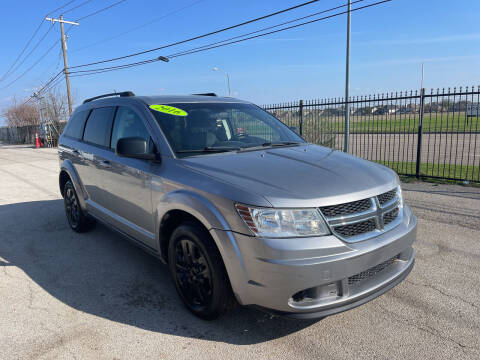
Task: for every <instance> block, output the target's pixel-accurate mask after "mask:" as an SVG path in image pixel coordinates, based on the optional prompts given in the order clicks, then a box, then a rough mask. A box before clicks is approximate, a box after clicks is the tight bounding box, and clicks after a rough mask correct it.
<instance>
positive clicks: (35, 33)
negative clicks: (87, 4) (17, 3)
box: [0, 0, 76, 82]
mask: <svg viewBox="0 0 480 360" xmlns="http://www.w3.org/2000/svg"><path fill="white" fill-rule="evenodd" d="M74 1H76V0H70V1H68V2H67V3H65V4H63V5H62V6H60V7H58V8H56V9H55V10H53V11H50V12H48V13H47V14H46V15H45V16H47V15H49V14H51V13H53V12H55V11H58V10H60V9H63V8H64V7H65V6H67V5H69V4H71V3H72V2H74ZM42 25H43V19H42V21H41V22H40V24H39V25H38V26H37V28H36V29H35V30H34V32H33V35H32V36H31V37H30V39H29V40H28V41H27V43H26V44H25V46H24V47H23V49H22V51H20V54H18V56H17V57H16V59H15V61H14V62H13V63H12V65H10V67H9V68H8V70H7V71H6V72H5V74H3V75H2V77H1V78H0V82H1V81H3V80H4V79H5V78H6V77H7V74H9V73H11V70H12V68H13V67H14V66H15V65H16V64H17V62H18V61H19V60H20V58H21V57H22V55H23V54H24V53H25V51H26V50H27V48H28V47H29V46H30V44H31V43H32V41H33V39H34V38H35V36H36V35H37V34H38V32H39V31H40V28H41V27H42ZM27 57H28V56H27ZM17 68H18V67H17Z"/></svg>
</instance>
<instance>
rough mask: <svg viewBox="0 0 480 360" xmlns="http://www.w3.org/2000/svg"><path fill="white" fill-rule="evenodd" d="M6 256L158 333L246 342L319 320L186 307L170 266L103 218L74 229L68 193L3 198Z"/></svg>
mask: <svg viewBox="0 0 480 360" xmlns="http://www.w3.org/2000/svg"><path fill="white" fill-rule="evenodd" d="M0 259H3V261H1V262H0V268H2V267H4V266H15V267H18V268H20V269H21V270H22V271H24V272H25V273H26V275H27V276H28V277H29V278H30V279H31V280H32V281H34V282H35V283H36V284H38V285H39V286H40V287H41V288H42V289H43V290H45V291H46V292H47V293H48V294H49V295H50V296H53V297H54V298H56V299H57V300H58V301H60V302H62V303H63V304H65V305H67V306H69V307H72V308H74V309H76V310H78V311H81V312H83V313H86V314H90V315H94V316H97V317H101V318H104V319H108V320H111V321H114V322H117V323H121V324H126V325H130V326H135V327H138V328H141V329H145V330H149V331H154V332H158V333H164V334H170V335H177V336H182V337H191V338H196V339H206V340H211V341H222V342H226V343H232V344H239V345H244V344H255V343H261V342H265V341H269V340H273V339H277V338H281V337H283V336H286V335H289V334H292V333H294V332H298V331H301V330H302V329H304V328H307V327H309V326H311V325H312V324H314V323H315V322H316V321H313V320H292V319H286V318H282V317H276V316H271V315H269V314H266V313H263V312H260V311H258V310H254V309H251V308H246V307H238V308H237V309H235V310H233V311H231V312H230V313H228V314H226V315H225V316H223V317H222V318H220V319H217V320H214V321H209V322H208V321H204V320H200V319H198V318H196V317H195V316H193V315H192V314H190V313H189V312H188V311H187V310H186V309H185V308H184V307H183V305H182V303H181V300H180V299H179V297H178V296H177V293H176V291H175V288H174V286H173V283H172V281H171V279H170V275H169V272H168V268H167V266H165V265H163V264H162V263H161V262H160V261H159V260H157V259H156V258H154V257H153V256H151V255H149V254H146V253H145V252H143V251H142V250H141V249H139V248H138V247H136V246H135V245H133V244H132V243H130V242H129V241H128V240H126V239H124V238H123V237H122V236H120V235H118V234H117V233H116V232H114V231H112V230H110V229H108V228H107V227H106V226H103V225H101V224H97V226H96V227H95V229H93V230H92V231H90V232H88V233H85V234H77V233H74V232H73V231H71V230H70V228H69V227H68V224H67V221H66V218H65V214H64V210H63V201H62V200H48V201H33V202H25V203H16V204H9V205H1V206H0ZM0 274H1V272H0ZM19 281H20V280H19ZM36 296H42V297H43V296H48V295H46V294H40V295H38V294H37V295H36ZM59 306H62V305H61V304H59ZM52 312H55V309H52Z"/></svg>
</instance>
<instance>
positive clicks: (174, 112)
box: [150, 105, 188, 116]
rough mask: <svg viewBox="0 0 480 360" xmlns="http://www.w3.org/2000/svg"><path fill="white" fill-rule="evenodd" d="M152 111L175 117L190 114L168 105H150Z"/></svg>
mask: <svg viewBox="0 0 480 360" xmlns="http://www.w3.org/2000/svg"><path fill="white" fill-rule="evenodd" d="M150 109H152V110H155V111H158V112H162V113H165V114H169V115H174V116H187V115H188V113H187V112H186V111H184V110H182V109H179V108H176V107H173V106H168V105H150Z"/></svg>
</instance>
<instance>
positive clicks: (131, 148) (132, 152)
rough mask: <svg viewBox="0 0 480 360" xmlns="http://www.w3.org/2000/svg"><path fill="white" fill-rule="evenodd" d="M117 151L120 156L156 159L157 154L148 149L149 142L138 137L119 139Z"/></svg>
mask: <svg viewBox="0 0 480 360" xmlns="http://www.w3.org/2000/svg"><path fill="white" fill-rule="evenodd" d="M115 153H116V154H117V155H118V156H122V157H129V158H134V159H142V160H155V159H156V156H155V154H154V153H152V152H150V151H149V149H148V142H147V141H145V139H142V138H137V137H129V138H122V139H119V140H118V141H117V147H116V148H115Z"/></svg>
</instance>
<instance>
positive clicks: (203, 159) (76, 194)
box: [58, 92, 417, 319]
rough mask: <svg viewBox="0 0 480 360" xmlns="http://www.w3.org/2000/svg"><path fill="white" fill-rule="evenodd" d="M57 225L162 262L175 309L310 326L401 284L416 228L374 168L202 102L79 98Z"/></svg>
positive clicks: (390, 181) (194, 98) (260, 115)
mask: <svg viewBox="0 0 480 360" xmlns="http://www.w3.org/2000/svg"><path fill="white" fill-rule="evenodd" d="M58 149H59V150H58V151H59V156H60V167H61V169H60V177H59V182H60V191H61V193H62V196H63V198H64V201H65V210H66V214H67V219H68V222H69V224H70V227H71V228H72V229H73V230H74V231H77V232H83V231H86V230H89V229H90V228H91V227H92V225H93V223H94V222H95V220H98V221H101V222H102V223H105V224H107V225H109V226H111V227H112V228H114V229H115V230H117V231H118V232H120V233H121V234H123V235H124V236H125V237H127V238H129V239H130V240H132V241H134V242H135V243H136V244H138V245H139V246H141V247H142V248H143V249H145V250H146V251H148V252H149V253H151V254H153V255H154V256H156V257H158V258H160V259H161V260H162V261H163V262H165V263H167V264H168V267H169V269H170V272H171V275H172V277H173V281H174V283H175V286H176V289H177V291H178V294H179V295H180V297H181V299H182V300H183V302H184V303H185V305H186V307H187V308H188V309H189V310H191V311H192V312H193V313H194V314H195V315H197V316H199V317H201V318H204V319H213V318H216V317H218V316H219V315H221V314H222V313H224V312H225V311H226V310H228V309H229V308H231V307H232V306H234V305H235V304H237V303H240V304H242V305H256V306H258V307H261V308H264V309H267V310H268V311H270V312H273V313H276V314H283V315H288V316H291V317H296V318H315V317H316V318H320V317H324V316H327V315H331V314H334V313H338V312H340V311H344V310H348V309H351V308H353V307H356V306H358V305H361V304H363V303H365V302H367V301H369V300H372V299H373V298H375V297H377V296H379V295H381V294H383V293H385V292H386V291H388V290H389V289H391V288H392V287H394V286H395V285H397V284H398V283H399V282H401V281H402V280H403V279H404V278H405V277H406V276H407V275H408V273H409V272H410V271H411V269H412V267H413V263H414V251H413V248H412V243H413V241H414V240H415V237H416V225H417V219H416V217H415V216H414V215H413V214H412V213H411V211H410V209H409V207H408V206H407V205H406V204H405V203H404V201H403V199H402V191H401V188H400V185H399V184H400V183H399V179H398V177H397V175H396V174H395V173H394V172H393V171H392V170H390V169H388V168H387V167H384V166H382V165H379V164H376V163H372V162H368V161H365V160H362V159H359V158H356V157H353V156H351V155H348V154H345V153H343V152H340V151H336V150H332V149H328V148H325V147H321V146H317V145H313V144H309V143H307V142H305V141H304V140H303V139H302V138H301V137H300V136H299V135H297V134H296V132H295V131H294V129H292V128H289V127H287V126H286V125H284V124H283V123H282V122H280V121H279V120H278V119H276V118H275V117H273V116H272V115H270V114H269V113H267V112H265V111H264V110H262V109H261V108H259V107H257V106H255V105H253V104H251V103H248V102H245V101H241V100H237V99H233V98H221V97H217V96H215V95H214V94H203V95H190V96H152V97H148V96H135V95H134V94H133V93H131V92H124V93H116V94H107V95H102V96H97V97H95V98H92V99H87V100H85V101H84V103H83V104H82V105H81V106H79V107H78V108H77V109H76V110H75V112H74V114H73V115H72V117H71V119H70V120H69V122H68V125H67V127H66V128H65V131H64V132H63V134H62V136H61V138H60V141H59V148H58Z"/></svg>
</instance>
